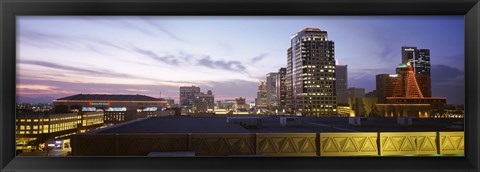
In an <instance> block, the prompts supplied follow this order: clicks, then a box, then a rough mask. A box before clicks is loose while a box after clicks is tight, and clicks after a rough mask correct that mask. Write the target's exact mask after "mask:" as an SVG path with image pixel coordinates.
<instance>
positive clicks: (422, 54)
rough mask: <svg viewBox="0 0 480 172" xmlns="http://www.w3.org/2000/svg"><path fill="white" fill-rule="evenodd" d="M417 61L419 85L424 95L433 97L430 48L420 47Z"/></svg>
mask: <svg viewBox="0 0 480 172" xmlns="http://www.w3.org/2000/svg"><path fill="white" fill-rule="evenodd" d="M415 55H416V56H417V63H415V66H414V69H413V70H414V71H415V78H416V79H417V83H418V86H419V87H420V90H421V91H422V94H423V96H424V97H432V89H431V86H432V83H431V77H430V76H431V75H430V49H418V50H417V53H416V54H415Z"/></svg>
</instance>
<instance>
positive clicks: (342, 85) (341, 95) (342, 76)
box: [335, 65, 348, 105]
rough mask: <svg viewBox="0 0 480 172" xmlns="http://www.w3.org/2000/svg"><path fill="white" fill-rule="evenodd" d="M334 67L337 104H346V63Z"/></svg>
mask: <svg viewBox="0 0 480 172" xmlns="http://www.w3.org/2000/svg"><path fill="white" fill-rule="evenodd" d="M335 68H336V69H335V77H336V84H337V85H336V86H337V90H336V91H337V104H338V105H346V104H348V90H347V88H348V79H347V65H336V66H335Z"/></svg>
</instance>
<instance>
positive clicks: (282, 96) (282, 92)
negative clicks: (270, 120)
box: [275, 68, 287, 110]
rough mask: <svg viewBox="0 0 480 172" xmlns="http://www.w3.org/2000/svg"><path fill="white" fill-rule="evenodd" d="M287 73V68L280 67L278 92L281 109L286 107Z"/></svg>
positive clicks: (278, 102) (279, 107)
mask: <svg viewBox="0 0 480 172" xmlns="http://www.w3.org/2000/svg"><path fill="white" fill-rule="evenodd" d="M286 75H287V68H280V69H279V70H278V73H277V79H276V81H277V84H276V85H275V86H276V88H275V89H276V91H275V92H276V93H277V96H276V97H277V105H278V108H277V109H279V110H284V109H285V100H286V98H287V88H286V87H287V84H286V83H285V80H286Z"/></svg>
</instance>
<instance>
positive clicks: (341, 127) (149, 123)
mask: <svg viewBox="0 0 480 172" xmlns="http://www.w3.org/2000/svg"><path fill="white" fill-rule="evenodd" d="M300 118H302V123H301V124H300V125H298V126H292V127H284V126H282V125H280V117H262V121H263V127H261V128H254V129H247V128H244V127H242V126H240V125H239V124H228V123H226V117H191V116H190V117H185V116H177V117H173V116H171V117H150V118H144V119H139V120H135V121H130V122H126V123H122V124H118V125H115V126H111V127H107V128H104V129H101V130H95V131H92V132H88V133H90V134H94V133H105V134H106V133H110V134H111V133H123V134H129V133H130V134H131V133H321V132H378V131H385V132H396V131H397V132H405V131H407V132H408V131H418V132H422V131H463V126H464V125H463V119H437V118H429V119H418V121H416V122H415V123H414V125H413V126H402V125H398V124H397V118H383V117H371V118H368V122H369V125H367V126H352V125H349V123H348V118H347V117H318V118H317V117H300Z"/></svg>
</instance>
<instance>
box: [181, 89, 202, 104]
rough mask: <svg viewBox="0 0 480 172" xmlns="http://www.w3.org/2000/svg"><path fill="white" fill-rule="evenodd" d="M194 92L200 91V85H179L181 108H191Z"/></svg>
mask: <svg viewBox="0 0 480 172" xmlns="http://www.w3.org/2000/svg"><path fill="white" fill-rule="evenodd" d="M196 93H200V87H195V86H191V87H180V106H181V107H182V108H183V109H191V108H192V103H193V98H194V97H195V96H194V94H196Z"/></svg>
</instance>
